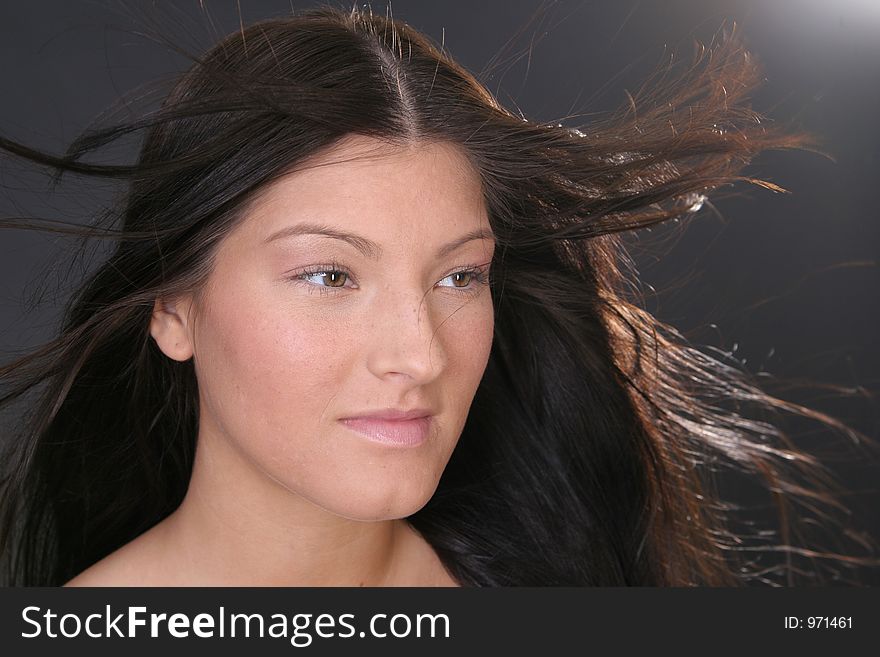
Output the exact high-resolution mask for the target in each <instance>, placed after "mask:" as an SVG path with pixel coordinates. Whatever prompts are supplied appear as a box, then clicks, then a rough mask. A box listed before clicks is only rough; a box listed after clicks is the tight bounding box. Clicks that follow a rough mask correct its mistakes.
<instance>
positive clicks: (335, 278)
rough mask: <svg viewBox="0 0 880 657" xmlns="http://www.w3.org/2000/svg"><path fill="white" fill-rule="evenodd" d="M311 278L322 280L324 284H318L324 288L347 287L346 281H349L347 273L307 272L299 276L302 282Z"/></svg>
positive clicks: (330, 271) (331, 271)
mask: <svg viewBox="0 0 880 657" xmlns="http://www.w3.org/2000/svg"><path fill="white" fill-rule="evenodd" d="M310 277H315V278H318V279H322V280H323V283H318V285H323V287H345V281H346V280H348V274H347V273H346V272H344V271H337V270H329V271H319V272H314V273H310V272H306V273H303V274H300V275H299V276H298V278H300V279H302V280H304V279H307V278H310Z"/></svg>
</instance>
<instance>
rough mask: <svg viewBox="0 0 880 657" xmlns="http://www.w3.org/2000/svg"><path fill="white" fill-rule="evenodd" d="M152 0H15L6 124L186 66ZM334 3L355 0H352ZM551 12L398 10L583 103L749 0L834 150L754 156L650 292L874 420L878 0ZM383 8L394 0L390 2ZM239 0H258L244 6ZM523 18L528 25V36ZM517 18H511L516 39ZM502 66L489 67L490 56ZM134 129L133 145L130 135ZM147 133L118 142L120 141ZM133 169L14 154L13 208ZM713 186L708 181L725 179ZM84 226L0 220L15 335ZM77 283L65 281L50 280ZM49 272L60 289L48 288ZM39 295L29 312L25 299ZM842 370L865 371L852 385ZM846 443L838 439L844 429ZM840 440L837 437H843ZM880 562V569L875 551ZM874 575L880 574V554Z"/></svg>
mask: <svg viewBox="0 0 880 657" xmlns="http://www.w3.org/2000/svg"><path fill="white" fill-rule="evenodd" d="M153 4H155V3H146V2H143V3H136V2H125V3H122V2H112V1H110V0H96V1H80V2H71V1H62V0H51V1H49V0H41V1H35V2H4V3H2V5H0V34H2V39H0V67H2V69H0V70H2V85H3V89H4V92H3V100H2V103H0V131H2V132H3V133H4V134H6V135H8V136H10V137H13V138H16V139H19V140H22V141H24V142H26V143H29V144H31V145H33V146H35V147H40V148H44V149H47V150H49V151H51V152H61V151H63V149H64V148H65V147H66V145H67V144H68V143H69V142H70V141H71V140H72V139H73V138H74V137H75V136H76V135H77V134H78V132H79V131H80V130H82V129H83V128H85V127H86V125H87V124H88V123H89V122H90V121H91V120H93V119H95V118H96V117H97V116H98V114H99V113H100V112H101V111H102V110H104V109H105V108H107V107H109V106H110V105H111V104H112V103H113V102H115V101H116V100H118V99H119V97H120V95H121V94H123V93H126V92H131V91H132V90H133V89H134V88H135V87H136V86H138V85H140V84H143V83H146V82H149V81H150V80H153V79H155V78H157V77H160V76H166V75H169V74H173V73H175V72H177V71H179V70H181V67H183V66H185V65H186V62H185V60H183V59H182V58H181V57H179V56H175V55H173V54H171V53H169V52H168V51H166V50H164V49H163V48H162V47H161V46H159V45H157V44H155V43H151V42H149V41H147V40H145V39H139V38H137V37H135V36H133V35H131V34H127V33H125V32H124V31H121V29H133V25H132V23H131V22H130V21H128V19H127V18H126V10H127V8H129V7H137V9H138V10H140V11H143V10H144V9H145V8H146V9H149V7H150V6H151V5H153ZM158 4H159V5H160V9H161V13H160V16H161V17H162V18H161V19H160V20H161V21H162V25H166V26H167V25H169V24H174V25H176V26H177V27H178V28H179V31H178V36H182V37H185V38H188V39H190V40H189V41H187V42H186V43H185V45H188V46H190V47H193V48H197V49H200V48H204V47H207V46H208V45H210V44H211V43H212V37H211V34H212V30H213V31H215V32H216V33H217V34H225V33H227V32H229V31H232V30H235V29H237V28H238V26H239V20H240V19H241V20H242V21H243V22H244V23H245V24H246V23H249V22H252V21H254V20H258V19H261V18H267V17H270V16H274V15H279V14H284V13H286V12H288V11H289V9H290V7H291V6H294V7H303V6H311V5H313V4H315V3H311V2H293V3H289V2H282V1H280V0H279V1H269V0H265V1H249V2H241V3H240V4H241V6H240V8H239V6H238V3H236V2H235V1H234V0H223V1H219V0H205V2H204V4H205V5H206V7H207V10H208V13H209V14H210V19H211V20H210V21H208V19H207V18H206V14H205V13H203V12H202V10H200V7H199V5H200V3H199V2H198V1H197V0H188V1H182V0H181V1H178V2H164V3H158ZM337 4H338V3H337ZM544 4H546V5H549V6H550V10H549V11H548V12H546V13H545V14H544V15H543V17H542V18H539V19H537V20H536V21H534V22H532V23H531V24H529V19H530V17H532V15H533V14H534V12H535V11H536V10H537V9H538V8H539V7H540V6H541V5H542V3H540V2H538V1H537V0H528V1H527V0H518V1H515V2H512V1H504V0H492V1H484V2H465V1H464V0H459V1H451V2H417V1H414V0H396V1H394V2H393V3H392V5H391V10H392V13H393V15H394V17H395V18H398V19H403V20H405V21H406V22H408V23H410V24H411V25H413V26H414V27H416V28H418V29H421V30H422V31H424V32H426V33H427V34H428V35H429V36H431V37H432V38H434V39H435V40H436V41H437V42H438V43H439V42H440V41H443V42H444V44H445V47H446V49H447V50H448V51H449V52H451V54H452V55H453V56H454V57H455V58H457V59H458V60H459V61H460V62H461V63H462V64H464V65H465V66H466V67H467V68H469V69H470V70H472V71H473V72H475V73H477V74H478V77H479V78H480V79H481V81H483V82H484V83H486V84H487V85H488V87H489V88H490V90H491V91H492V92H493V93H495V94H496V96H497V97H498V98H499V99H500V100H501V101H502V102H503V103H505V104H506V105H508V106H509V107H512V108H519V110H520V111H521V112H522V113H523V114H524V115H525V116H527V117H528V118H531V119H535V120H541V121H544V120H556V119H559V120H563V117H566V116H568V115H570V114H572V113H578V112H579V113H582V114H583V115H584V116H583V117H582V118H580V119H577V118H573V119H571V120H565V123H566V124H568V125H582V126H583V125H586V126H587V128H588V126H589V121H590V113H596V112H602V111H607V110H610V109H613V108H616V107H618V106H620V105H621V104H623V103H626V102H627V99H626V93H625V92H626V90H629V91H630V92H635V91H636V90H637V89H638V88H639V85H640V82H641V81H643V80H644V78H645V77H646V76H647V75H648V74H649V73H650V72H651V71H652V70H653V69H654V67H655V66H657V65H658V64H660V63H661V61H663V60H664V57H665V56H666V54H667V53H668V51H669V50H675V51H676V52H677V53H678V54H679V55H680V56H681V57H682V58H684V59H687V58H689V57H690V55H691V51H692V45H691V43H692V40H693V39H694V38H696V39H700V40H701V41H703V42H704V43H709V42H710V41H711V39H712V36H713V35H714V34H715V33H716V31H717V30H718V29H719V28H720V26H721V25H722V22H724V21H726V22H727V24H728V25H729V24H730V22H731V21H732V20H735V21H736V23H737V25H738V26H739V29H740V30H741V31H742V33H743V34H744V36H745V38H746V43H747V46H748V47H749V49H750V50H751V51H752V53H753V54H754V55H756V56H757V57H758V58H759V60H760V61H761V62H762V63H763V65H764V73H765V77H766V81H765V82H764V86H763V87H762V88H761V89H760V90H759V91H758V92H757V93H756V94H754V95H753V97H752V98H753V106H754V108H755V109H756V110H758V111H759V112H762V113H764V114H765V115H767V116H769V117H770V118H771V119H773V120H775V121H777V122H782V123H784V124H789V125H792V126H794V127H800V128H803V129H806V130H809V131H811V132H813V133H814V134H818V135H820V136H821V137H822V139H823V141H824V143H825V145H826V147H825V150H826V151H827V152H829V153H830V154H831V155H832V156H833V157H834V159H835V160H836V161H831V160H829V159H828V158H826V157H822V156H820V155H817V154H813V153H805V152H796V151H783V152H773V153H766V154H764V155H762V156H761V157H760V158H759V159H758V160H756V161H755V162H754V164H753V166H752V167H751V168H750V169H747V170H746V173H747V174H751V175H755V176H756V177H759V178H764V179H766V180H769V181H771V182H775V183H776V184H779V185H781V186H782V187H784V188H786V189H788V190H789V191H791V192H792V193H791V194H775V193H773V192H770V191H768V190H765V189H762V188H759V187H756V186H748V185H743V186H742V187H741V188H740V190H741V191H743V192H744V194H743V196H741V197H737V198H732V199H727V200H722V201H720V202H719V203H717V204H713V205H714V208H713V209H708V210H705V211H704V212H702V213H701V214H700V215H699V217H698V219H697V220H696V221H694V222H693V223H691V224H690V225H689V226H688V228H687V230H686V231H684V232H683V233H679V232H677V231H676V229H675V227H674V226H671V227H668V228H667V227H661V228H659V229H655V230H654V231H652V232H651V233H650V234H649V233H643V234H642V235H640V236H639V237H638V238H635V239H633V240H632V244H633V247H634V248H637V251H636V257H637V262H638V264H639V269H640V272H641V276H642V278H643V280H644V281H645V282H646V283H647V284H648V285H650V286H651V287H652V288H653V289H655V290H656V291H657V294H656V296H653V297H650V298H649V299H648V304H649V308H650V309H651V310H652V311H653V312H655V313H656V314H657V316H658V317H660V318H661V319H663V320H665V321H667V322H669V323H671V324H673V325H674V326H676V327H678V328H679V329H680V330H681V331H682V332H683V333H684V334H685V335H686V336H688V337H689V338H691V339H692V340H694V341H695V342H697V343H699V344H705V345H711V347H712V348H715V349H718V350H721V351H725V352H729V353H731V354H732V357H733V358H736V359H737V360H739V361H740V362H742V363H743V364H744V365H745V366H746V367H747V368H748V369H750V370H751V371H753V372H763V373H764V374H762V376H765V377H770V376H772V377H775V378H776V379H784V380H789V381H792V382H799V381H801V380H805V381H807V382H812V383H815V384H819V385H814V386H813V387H807V388H799V389H795V390H792V391H791V392H790V394H789V395H788V397H787V398H788V399H791V400H793V401H796V402H800V403H804V404H806V405H808V406H811V407H813V408H817V409H819V410H823V411H826V412H830V413H832V414H835V415H836V416H837V417H839V418H840V419H842V420H843V421H845V422H847V423H848V424H850V425H851V426H853V427H854V428H856V429H858V430H860V431H862V432H864V433H866V434H868V435H869V436H871V437H872V438H875V439H876V438H877V436H878V419H880V412H878V405H877V400H876V391H877V389H878V385H877V384H878V377H877V373H878V358H880V349H878V348H877V345H876V337H877V329H876V326H877V320H878V294H877V290H878V285H877V283H878V267H877V255H878V244H880V242H878V236H880V235H878V234H880V225H878V212H877V210H876V205H875V202H874V199H875V197H874V196H873V195H874V194H876V193H877V190H878V185H880V129H878V127H877V126H878V124H877V121H878V117H880V3H877V2H871V1H869V0H839V1H838V2H836V3H834V6H833V7H832V6H831V4H832V3H825V2H820V0H773V1H759V0H753V1H746V0H699V1H698V0H669V1H664V2H647V1H643V2H637V1H634V0H614V1H611V0H608V1H602V2H595V1H593V2H591V1H587V0H581V1H573V0H566V1H560V2H556V3H544ZM372 6H373V11H374V12H375V13H381V14H385V13H386V2H384V1H375V2H373V3H372ZM239 12H240V13H239ZM520 28H525V29H524V32H523V33H522V35H521V36H520V37H519V38H514V37H515V35H516V33H517V31H518V30H519V29H520ZM511 39H513V40H512V41H511ZM492 63H494V68H492V69H491V70H490V64H492ZM123 146H124V145H123ZM133 156H134V150H133V148H132V147H129V148H128V149H126V148H116V149H113V148H111V149H110V150H108V151H107V152H106V154H105V155H104V156H103V160H102V161H108V162H117V161H118V162H124V161H128V160H130V159H131V158H132V157H133ZM117 192H118V188H116V187H114V186H113V185H111V184H108V183H94V182H93V181H89V180H86V179H83V178H77V177H71V178H69V179H67V181H66V182H65V183H63V184H62V185H61V186H59V187H58V188H57V189H56V190H55V193H54V194H49V193H48V180H47V179H46V178H45V177H44V176H40V175H39V174H38V172H37V171H36V170H35V169H34V168H32V167H24V166H22V165H21V164H20V163H18V162H15V161H12V160H9V159H0V212H2V215H3V216H9V215H27V216H33V215H36V216H46V217H55V218H63V219H66V220H77V221H82V220H86V219H87V218H88V217H89V216H90V215H91V214H92V213H94V212H96V211H98V210H100V208H102V207H103V205H104V204H107V203H111V202H112V200H113V198H114V194H115V193H117ZM710 200H711V197H710ZM72 246H74V244H73V241H72V240H68V239H66V238H60V237H57V236H48V235H40V234H36V233H28V232H24V231H15V232H12V231H3V232H2V234H0V352H2V356H3V360H4V361H5V360H7V359H8V358H9V357H10V356H11V355H12V354H13V353H14V352H16V351H18V350H21V349H24V348H26V347H28V346H32V345H35V344H37V343H39V342H40V341H41V340H43V339H45V338H47V337H48V336H49V335H51V333H52V330H53V329H54V326H55V322H56V321H57V319H58V305H59V304H60V303H61V302H62V301H63V299H64V296H63V295H64V293H65V291H67V290H69V289H71V288H73V287H75V284H76V274H77V271H78V270H77V269H76V267H74V268H73V269H71V268H70V263H69V259H68V256H69V253H70V252H71V247H72ZM59 284H60V285H61V288H60V289H61V292H60V293H58V294H56V293H54V292H53V291H54V290H55V289H56V286H58V285H59ZM46 291H48V294H44V292H46ZM35 300H42V304H41V305H38V306H36V308H35V309H34V310H33V311H30V312H26V307H25V304H26V303H27V302H28V301H35ZM824 384H834V385H838V386H844V387H845V388H848V389H850V390H851V391H852V395H851V396H850V397H848V398H840V397H839V395H835V394H834V393H833V391H827V390H823V389H822V387H821V386H822V385H824ZM791 427H792V428H798V429H803V431H804V434H803V436H802V437H801V438H800V440H801V441H802V444H804V445H808V446H810V447H811V448H813V449H816V450H817V451H818V452H821V453H824V450H825V448H826V447H828V446H830V445H833V446H837V448H840V444H841V442H842V439H841V438H840V437H839V436H836V435H831V434H829V433H828V432H821V433H819V432H816V431H814V429H815V427H814V426H812V425H811V426H808V427H803V428H802V427H799V426H796V425H794V424H792V425H791ZM836 453H841V449H838V451H837V452H836ZM842 453H843V458H845V459H848V460H845V461H839V462H838V461H830V460H829V466H830V467H833V469H834V471H835V472H836V473H837V474H838V475H839V478H840V479H841V480H842V481H843V482H844V483H845V484H846V485H847V487H848V488H850V489H851V491H852V494H851V495H850V496H847V499H846V500H845V501H846V502H847V503H848V504H850V505H851V508H852V509H853V512H854V514H853V518H852V523H851V525H852V527H853V528H854V529H856V530H868V531H869V532H870V533H871V534H873V536H875V537H876V536H880V519H878V512H877V509H878V502H880V496H878V493H877V475H878V472H880V467H878V463H877V462H876V460H875V461H873V462H867V461H865V459H863V458H858V457H855V456H854V455H853V453H851V452H850V453H849V456H847V452H846V450H845V449H844V450H842ZM829 458H830V457H829ZM875 573H876V571H875ZM866 578H867V579H866V580H865V581H867V580H868V579H872V581H873V583H875V584H876V583H880V581H877V577H876V575H866Z"/></svg>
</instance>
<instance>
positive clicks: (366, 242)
mask: <svg viewBox="0 0 880 657" xmlns="http://www.w3.org/2000/svg"><path fill="white" fill-rule="evenodd" d="M299 235H324V236H325V237H332V238H333V239H337V240H342V241H344V242H348V243H349V244H351V245H352V246H353V247H354V248H356V249H357V250H358V251H360V252H361V253H362V254H363V255H364V256H366V257H367V258H370V259H372V260H378V259H379V256H380V255H381V254H382V247H381V246H379V245H378V244H377V243H376V242H374V241H373V240H370V239H367V238H366V237H363V236H361V235H355V234H354V233H347V232H345V231H341V230H338V229H335V228H331V227H330V226H325V225H324V224H316V223H308V222H306V223H299V224H296V225H294V226H287V227H285V228H282V229H280V230H277V231H275V232H274V233H272V234H271V235H269V237H267V238H266V239H265V240H264V244H268V243H269V242H273V241H275V240H278V239H283V238H285V237H296V236H299ZM484 239H485V240H494V239H495V237H494V235H493V234H492V233H491V232H490V231H488V230H486V229H485V228H477V229H475V230H472V231H470V232H469V233H465V234H464V235H462V236H461V237H459V238H457V239H454V240H452V241H451V242H449V243H448V244H445V245H443V246H441V247H440V248H439V249H438V251H437V257H438V258H442V257H444V256H447V255H449V254H450V253H452V252H453V251H455V250H456V249H457V248H459V247H460V246H462V245H463V244H466V243H467V242H471V241H473V240H484Z"/></svg>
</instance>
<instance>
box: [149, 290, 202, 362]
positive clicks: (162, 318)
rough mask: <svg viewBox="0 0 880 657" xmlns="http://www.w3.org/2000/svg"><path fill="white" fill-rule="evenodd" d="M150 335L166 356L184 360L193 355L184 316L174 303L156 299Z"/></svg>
mask: <svg viewBox="0 0 880 657" xmlns="http://www.w3.org/2000/svg"><path fill="white" fill-rule="evenodd" d="M150 335H152V336H153V339H154V340H155V341H156V344H157V345H158V347H159V349H161V350H162V353H164V354H165V355H166V356H168V358H172V359H174V360H178V361H185V360H189V359H190V358H191V357H192V355H193V349H192V344H191V341H190V337H189V332H188V330H187V322H186V317H185V315H183V314H182V313H181V312H180V309H179V307H178V305H177V304H175V303H172V302H168V301H164V300H163V299H156V302H155V304H154V305H153V316H152V317H151V318H150Z"/></svg>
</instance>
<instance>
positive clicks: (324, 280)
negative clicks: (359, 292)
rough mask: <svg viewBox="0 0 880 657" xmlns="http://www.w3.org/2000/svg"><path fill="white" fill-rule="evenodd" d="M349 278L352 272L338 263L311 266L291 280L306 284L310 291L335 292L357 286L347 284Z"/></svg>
mask: <svg viewBox="0 0 880 657" xmlns="http://www.w3.org/2000/svg"><path fill="white" fill-rule="evenodd" d="M310 279H311V280H310ZM349 279H351V274H350V273H349V272H348V271H346V270H345V269H343V268H342V266H341V265H338V264H336V263H331V264H327V265H317V266H314V267H309V268H307V269H305V270H303V271H301V272H299V273H297V274H294V275H293V276H291V277H290V280H292V281H294V282H297V283H299V282H302V283H303V284H304V285H306V289H307V290H308V291H309V292H318V293H321V294H333V293H334V292H333V290H341V289H345V288H346V287H348V288H349V289H351V287H357V286H346V285H345V283H346V281H348V280H349Z"/></svg>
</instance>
